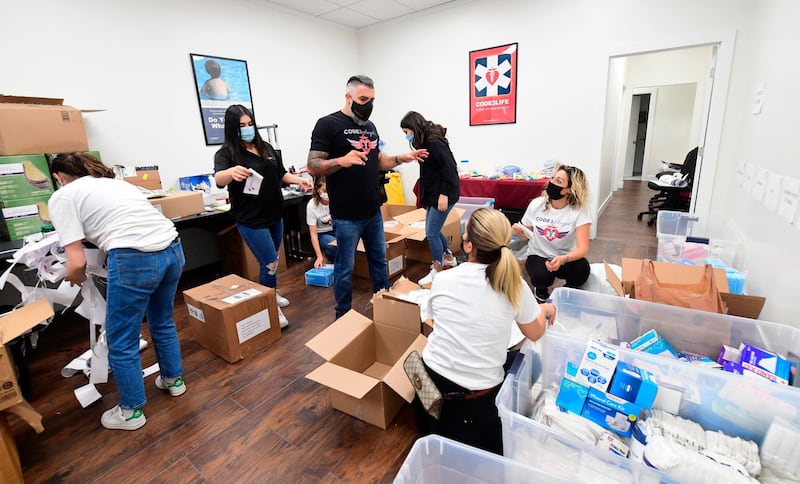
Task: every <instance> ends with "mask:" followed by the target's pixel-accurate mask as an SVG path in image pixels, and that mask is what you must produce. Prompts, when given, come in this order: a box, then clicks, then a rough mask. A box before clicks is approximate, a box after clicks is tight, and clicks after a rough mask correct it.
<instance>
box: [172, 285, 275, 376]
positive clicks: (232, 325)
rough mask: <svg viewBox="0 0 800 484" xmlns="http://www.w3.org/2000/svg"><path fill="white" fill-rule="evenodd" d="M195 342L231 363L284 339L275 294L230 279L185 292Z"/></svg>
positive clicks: (263, 288) (269, 290) (264, 288)
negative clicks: (281, 338)
mask: <svg viewBox="0 0 800 484" xmlns="http://www.w3.org/2000/svg"><path fill="white" fill-rule="evenodd" d="M183 298H184V299H185V300H186V309H187V310H188V311H189V327H190V328H191V330H192V336H193V337H194V339H195V341H197V342H198V343H200V344H201V345H203V346H205V347H206V348H207V349H209V350H211V351H212V352H214V353H216V354H217V355H219V356H221V357H222V359H224V360H225V361H228V362H229V363H236V362H237V361H239V360H241V359H244V358H246V357H247V356H249V355H251V354H253V353H255V352H256V351H258V350H261V349H263V348H265V347H266V346H268V345H269V344H271V343H274V342H275V341H277V340H278V339H280V337H281V328H280V324H279V322H278V306H277V303H276V300H275V290H274V289H272V288H269V287H264V286H262V285H260V284H256V283H255V282H251V281H248V280H247V279H244V278H242V277H239V276H236V275H229V276H225V277H222V278H220V279H217V280H216V281H213V282H210V283H208V284H203V285H202V286H198V287H195V288H193V289H188V290H186V291H183Z"/></svg>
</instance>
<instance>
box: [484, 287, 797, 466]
mask: <svg viewBox="0 0 800 484" xmlns="http://www.w3.org/2000/svg"><path fill="white" fill-rule="evenodd" d="M631 302H633V301H631ZM540 348H541V352H540V354H539V355H538V356H539V358H538V359H534V357H533V356H532V355H533V353H526V354H525V357H526V360H529V361H530V364H531V365H534V364H536V362H540V364H541V372H540V373H541V376H540V377H539V380H541V382H542V385H543V387H544V388H548V387H550V386H552V385H557V384H558V383H559V382H560V381H561V378H562V376H563V375H564V370H565V367H566V363H567V362H568V361H572V362H577V361H580V358H581V357H582V355H583V352H584V350H585V349H586V339H584V338H576V337H574V336H569V335H566V334H561V333H558V332H550V331H548V332H547V333H546V334H545V335H544V337H543V338H542V339H541V340H540ZM619 358H620V361H624V362H625V363H628V364H631V365H633V366H637V367H641V368H645V369H648V370H650V371H652V372H653V373H654V374H655V375H656V377H657V378H658V380H659V385H663V384H665V383H668V384H669V385H670V386H671V387H672V388H673V389H675V390H678V391H679V392H680V393H681V399H680V406H679V411H678V415H680V416H681V417H684V418H688V419H691V420H694V421H695V422H697V423H699V424H700V425H701V426H703V427H704V428H705V429H708V430H719V431H722V432H724V433H726V434H728V435H731V436H737V437H742V438H744V439H748V440H753V441H755V442H756V443H757V444H759V446H760V445H761V444H762V443H763V440H764V437H765V435H766V433H767V430H768V429H769V426H770V424H771V423H772V422H773V421H774V420H775V419H784V420H786V421H789V422H792V423H793V424H795V425H797V424H800V391H798V390H797V389H795V388H790V387H787V386H784V385H777V384H775V383H772V382H769V381H767V380H764V379H760V378H747V377H742V376H741V375H735V374H732V373H726V372H723V371H721V370H713V369H709V368H702V367H699V366H696V365H690V364H687V363H684V362H682V361H679V360H675V359H670V358H665V357H661V356H656V355H651V354H649V353H642V352H638V351H634V350H628V349H620V352H619ZM523 366H524V363H523ZM526 372H527V373H526ZM537 373H539V371H538V369H537V368H531V369H530V370H525V371H520V373H519V375H521V376H519V377H517V376H516V375H511V374H510V375H509V376H508V377H506V380H505V381H504V383H503V386H502V388H501V390H500V392H499V394H498V396H497V400H496V402H497V409H498V412H499V413H500V419H501V421H502V425H503V453H504V454H505V456H506V457H509V458H511V459H514V460H516V461H519V462H522V463H525V464H529V465H537V466H538V465H540V464H541V463H546V462H551V461H552V462H560V461H557V460H554V459H557V458H562V459H563V458H566V459H567V460H569V461H571V462H573V463H574V464H573V465H572V466H569V467H565V466H562V465H550V466H548V467H546V468H547V469H548V471H550V472H553V473H555V474H557V475H559V476H561V477H565V478H568V479H571V480H574V481H579V480H585V479H581V478H580V475H579V474H577V473H581V472H586V470H585V468H586V467H588V468H589V469H590V470H591V472H592V473H593V475H595V476H602V477H603V478H606V479H605V481H604V482H612V481H613V482H671V481H670V480H669V478H668V477H667V476H665V475H664V474H663V473H660V472H658V471H655V470H654V469H651V468H649V467H646V466H645V465H644V464H639V463H637V462H635V461H633V460H629V459H625V458H623V457H620V456H617V455H615V454H611V453H605V454H602V453H601V454H598V452H599V450H598V449H596V448H595V447H592V446H589V445H587V444H585V443H582V442H578V441H576V440H573V439H572V438H570V437H565V436H561V435H558V434H556V433H554V432H553V431H552V430H551V429H549V428H548V427H546V426H544V425H542V424H539V423H536V422H534V421H533V420H531V419H530V418H528V417H527V416H526V415H528V414H529V413H530V406H531V404H530V389H531V387H532V384H533V382H532V381H528V379H527V378H526V377H525V375H526V374H530V375H533V376H532V377H531V378H533V377H534V376H535V375H536V374H537ZM515 380H516V381H515ZM515 407H516V409H515ZM540 448H544V449H546V452H540V451H538V449H540ZM531 449H536V450H535V451H531ZM570 473H573V474H570ZM597 482H601V481H597Z"/></svg>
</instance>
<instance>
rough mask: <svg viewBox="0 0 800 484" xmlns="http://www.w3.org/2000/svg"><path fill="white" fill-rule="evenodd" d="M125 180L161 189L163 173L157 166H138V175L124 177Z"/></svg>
mask: <svg viewBox="0 0 800 484" xmlns="http://www.w3.org/2000/svg"><path fill="white" fill-rule="evenodd" d="M123 180H125V181H126V182H128V183H131V184H133V185H136V186H137V187H142V188H146V189H147V190H161V175H160V174H159V173H158V167H157V166H151V167H146V168H145V167H136V175H134V176H126V177H123ZM181 190H183V187H181Z"/></svg>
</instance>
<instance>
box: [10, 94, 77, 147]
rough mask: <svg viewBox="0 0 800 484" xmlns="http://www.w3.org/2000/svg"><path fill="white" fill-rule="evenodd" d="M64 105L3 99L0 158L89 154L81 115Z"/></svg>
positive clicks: (55, 101) (53, 101)
mask: <svg viewBox="0 0 800 484" xmlns="http://www.w3.org/2000/svg"><path fill="white" fill-rule="evenodd" d="M63 102H64V100H63V99H52V98H39V97H36V98H34V97H22V96H0V155H29V154H32V153H46V152H53V151H86V150H88V149H89V143H88V141H87V140H86V129H85V128H84V125H83V116H82V115H81V112H80V111H79V110H77V109H75V108H73V107H70V106H64V105H63Z"/></svg>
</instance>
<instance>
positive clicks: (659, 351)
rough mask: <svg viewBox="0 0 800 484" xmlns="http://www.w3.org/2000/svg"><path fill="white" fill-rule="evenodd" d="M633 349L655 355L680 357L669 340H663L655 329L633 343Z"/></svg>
mask: <svg viewBox="0 0 800 484" xmlns="http://www.w3.org/2000/svg"><path fill="white" fill-rule="evenodd" d="M631 349H632V350H637V351H644V352H645V353H651V354H654V355H661V356H671V357H673V358H677V357H678V352H677V351H675V348H673V347H672V346H671V345H670V344H669V343H668V342H667V340H665V339H664V338H662V337H661V335H660V334H658V332H657V331H656V330H655V329H651V330H650V331H648V332H646V333H645V334H643V335H641V336H639V337H638V338H636V339H635V340H633V341H631Z"/></svg>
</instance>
